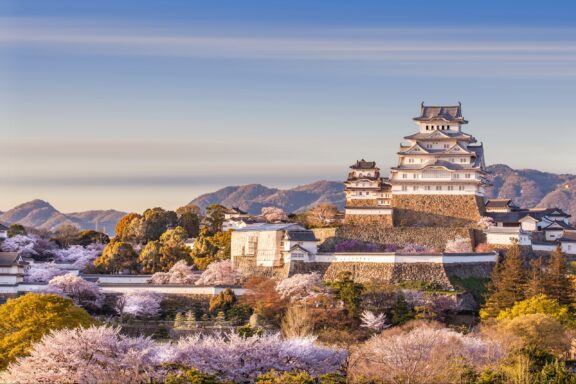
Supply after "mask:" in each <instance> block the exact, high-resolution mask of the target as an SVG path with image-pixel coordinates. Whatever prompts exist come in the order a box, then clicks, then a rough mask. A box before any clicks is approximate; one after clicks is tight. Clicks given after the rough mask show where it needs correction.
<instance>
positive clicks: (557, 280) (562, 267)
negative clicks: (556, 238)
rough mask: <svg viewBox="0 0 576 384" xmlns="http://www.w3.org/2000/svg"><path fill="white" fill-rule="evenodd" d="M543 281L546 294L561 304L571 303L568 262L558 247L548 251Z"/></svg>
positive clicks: (571, 293)
mask: <svg viewBox="0 0 576 384" xmlns="http://www.w3.org/2000/svg"><path fill="white" fill-rule="evenodd" d="M545 281H546V284H545V287H546V294H547V295H548V296H550V297H552V298H555V299H556V300H558V302H559V303H560V304H562V305H571V304H572V296H573V291H572V284H571V283H570V280H569V279H568V264H567V261H566V256H565V255H564V253H562V251H561V250H560V247H558V248H556V250H555V251H554V252H552V253H550V261H549V262H548V268H547V272H546V276H545Z"/></svg>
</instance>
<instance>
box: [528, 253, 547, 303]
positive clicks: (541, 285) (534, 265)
mask: <svg viewBox="0 0 576 384" xmlns="http://www.w3.org/2000/svg"><path fill="white" fill-rule="evenodd" d="M544 293H546V273H545V265H544V260H543V259H542V257H539V258H537V259H534V260H532V261H531V262H530V271H529V273H528V282H527V283H526V296H527V297H532V296H537V295H541V294H544Z"/></svg>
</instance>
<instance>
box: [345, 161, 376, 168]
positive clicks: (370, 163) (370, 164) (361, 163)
mask: <svg viewBox="0 0 576 384" xmlns="http://www.w3.org/2000/svg"><path fill="white" fill-rule="evenodd" d="M350 168H352V169H374V168H376V162H375V161H366V160H364V159H362V160H356V164H354V165H351V166H350Z"/></svg>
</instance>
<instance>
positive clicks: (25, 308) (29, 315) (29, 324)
mask: <svg viewBox="0 0 576 384" xmlns="http://www.w3.org/2000/svg"><path fill="white" fill-rule="evenodd" d="M97 323H98V322H97V321H96V320H95V319H94V318H92V317H91V316H90V315H89V314H88V312H86V311H85V310H84V309H82V308H80V307H77V306H76V305H74V302H73V301H72V300H71V299H66V298H63V297H60V296H58V295H53V294H38V293H28V294H26V295H24V296H21V297H19V298H17V299H8V301H7V302H6V303H5V304H2V305H0V369H4V368H6V366H8V364H9V363H10V362H12V361H14V360H15V359H16V358H18V357H20V356H25V355H26V354H27V353H28V351H29V350H30V347H31V346H32V344H33V343H35V342H37V341H39V340H40V339H41V338H42V336H44V335H45V334H47V333H49V332H50V331H54V330H59V329H63V328H76V327H88V326H90V325H93V324H97Z"/></svg>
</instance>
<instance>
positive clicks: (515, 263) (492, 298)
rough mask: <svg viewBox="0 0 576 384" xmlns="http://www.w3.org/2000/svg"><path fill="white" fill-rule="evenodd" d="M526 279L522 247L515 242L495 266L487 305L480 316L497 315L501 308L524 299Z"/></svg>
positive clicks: (508, 306)
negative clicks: (501, 260) (502, 259)
mask: <svg viewBox="0 0 576 384" xmlns="http://www.w3.org/2000/svg"><path fill="white" fill-rule="evenodd" d="M526 281H527V278H526V270H525V268H524V266H523V262H522V255H521V251H520V247H519V246H518V244H514V245H513V246H512V247H511V248H510V249H508V251H507V252H506V256H505V257H504V261H503V262H502V263H498V264H496V266H495V267H494V272H493V273H492V281H491V283H490V285H489V291H488V292H489V293H488V297H487V299H486V305H485V306H484V308H483V309H482V310H481V311H480V317H482V318H483V319H485V318H489V317H496V316H498V314H499V313H500V311H501V310H503V309H506V308H510V307H512V306H513V305H514V303H516V302H518V301H522V300H524V299H525V298H526V292H525V290H526Z"/></svg>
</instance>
